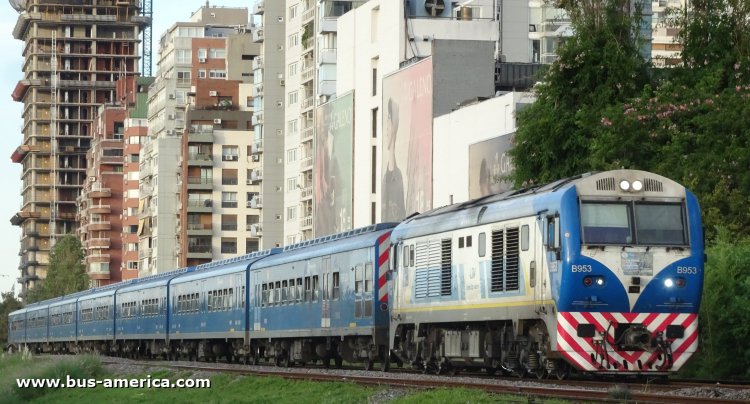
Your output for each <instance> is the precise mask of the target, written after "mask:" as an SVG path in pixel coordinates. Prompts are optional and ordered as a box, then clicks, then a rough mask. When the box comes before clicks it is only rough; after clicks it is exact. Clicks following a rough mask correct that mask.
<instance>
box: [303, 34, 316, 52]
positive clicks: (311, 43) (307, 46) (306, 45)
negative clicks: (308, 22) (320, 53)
mask: <svg viewBox="0 0 750 404" xmlns="http://www.w3.org/2000/svg"><path fill="white" fill-rule="evenodd" d="M314 47H315V39H314V38H310V39H308V40H306V41H302V54H303V55H304V54H305V53H308V52H312V50H313V48H314Z"/></svg>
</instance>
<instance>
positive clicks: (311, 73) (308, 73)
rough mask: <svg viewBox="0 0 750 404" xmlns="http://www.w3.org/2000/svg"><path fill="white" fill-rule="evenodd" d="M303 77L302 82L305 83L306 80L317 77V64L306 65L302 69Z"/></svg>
mask: <svg viewBox="0 0 750 404" xmlns="http://www.w3.org/2000/svg"><path fill="white" fill-rule="evenodd" d="M300 77H301V83H300V84H305V83H306V82H308V81H310V80H312V79H313V78H314V77H315V66H314V65H313V64H312V63H310V66H305V67H304V68H303V69H302V73H301V74H300Z"/></svg>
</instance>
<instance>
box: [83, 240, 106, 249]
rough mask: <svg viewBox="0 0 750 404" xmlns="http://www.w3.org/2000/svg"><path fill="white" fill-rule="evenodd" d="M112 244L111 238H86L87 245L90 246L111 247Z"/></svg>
mask: <svg viewBox="0 0 750 404" xmlns="http://www.w3.org/2000/svg"><path fill="white" fill-rule="evenodd" d="M110 245H111V242H110V239H109V238H90V239H88V240H86V247H88V248H109V246H110Z"/></svg>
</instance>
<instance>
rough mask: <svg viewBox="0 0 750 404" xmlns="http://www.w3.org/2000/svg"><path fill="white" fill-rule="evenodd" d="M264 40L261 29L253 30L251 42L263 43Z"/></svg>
mask: <svg viewBox="0 0 750 404" xmlns="http://www.w3.org/2000/svg"><path fill="white" fill-rule="evenodd" d="M264 39H265V35H264V33H263V28H258V29H255V30H253V42H263V40H264Z"/></svg>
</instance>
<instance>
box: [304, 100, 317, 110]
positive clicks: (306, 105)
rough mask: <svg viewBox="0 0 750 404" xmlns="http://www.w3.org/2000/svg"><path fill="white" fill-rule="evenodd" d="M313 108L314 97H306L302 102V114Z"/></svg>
mask: <svg viewBox="0 0 750 404" xmlns="http://www.w3.org/2000/svg"><path fill="white" fill-rule="evenodd" d="M314 106H315V97H307V98H305V99H304V100H302V112H305V111H306V110H309V109H312V107H314Z"/></svg>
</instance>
